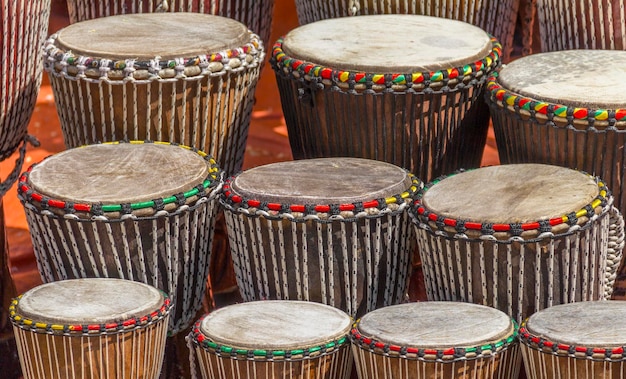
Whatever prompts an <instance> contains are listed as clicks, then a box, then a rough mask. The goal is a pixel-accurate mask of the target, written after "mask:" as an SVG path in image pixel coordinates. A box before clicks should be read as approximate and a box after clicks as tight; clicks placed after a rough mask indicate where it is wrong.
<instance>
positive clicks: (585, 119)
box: [485, 72, 626, 131]
mask: <svg viewBox="0 0 626 379" xmlns="http://www.w3.org/2000/svg"><path fill="white" fill-rule="evenodd" d="M498 77H499V74H498V73H497V72H494V73H492V74H491V76H490V77H489V78H488V79H487V86H486V96H485V98H486V99H487V101H488V102H491V103H492V104H495V105H497V106H498V107H499V108H501V109H504V110H509V111H513V112H514V113H520V112H522V111H526V112H528V113H529V114H530V115H531V117H532V118H533V119H534V118H535V115H539V116H540V117H542V118H546V120H548V121H549V122H550V124H551V125H552V126H556V124H554V122H552V121H551V120H553V119H555V120H559V121H563V122H565V123H566V125H564V126H557V127H559V128H563V129H566V128H567V126H568V125H571V124H572V123H573V122H577V123H587V124H588V126H587V128H588V129H587V130H588V131H596V130H594V129H600V128H599V126H600V125H598V124H596V122H604V123H607V126H606V128H607V129H613V130H624V129H626V126H624V127H621V128H617V127H616V124H617V123H618V122H626V109H609V108H607V109H602V108H598V109H593V108H582V107H572V106H569V105H564V104H558V103H552V102H547V101H542V100H537V99H534V98H532V97H528V96H524V95H520V94H518V93H516V92H514V91H511V90H508V89H506V88H504V87H503V86H502V85H500V83H499V82H498Z"/></svg>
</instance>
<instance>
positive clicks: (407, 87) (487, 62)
mask: <svg viewBox="0 0 626 379" xmlns="http://www.w3.org/2000/svg"><path fill="white" fill-rule="evenodd" d="M284 38H285V36H282V37H280V38H279V39H278V40H277V41H276V43H275V44H274V46H273V48H272V55H271V57H270V65H271V66H272V68H273V69H274V71H276V73H277V74H278V73H282V75H284V76H286V77H287V78H288V79H293V80H298V81H304V82H309V83H312V84H315V85H316V86H318V87H320V88H331V89H332V90H338V91H363V90H369V91H373V92H375V93H378V92H407V91H412V92H429V91H441V92H452V91H454V90H455V89H456V88H457V87H468V86H469V87H471V86H472V82H473V81H477V80H479V79H482V80H484V79H485V77H486V75H488V74H489V73H491V72H493V71H494V70H495V69H497V68H498V67H499V66H500V65H501V63H502V62H501V59H500V57H501V56H502V45H501V44H500V42H499V41H498V40H497V39H496V38H495V37H493V36H491V35H490V42H491V45H492V48H491V52H490V53H489V54H488V55H487V56H486V57H484V58H483V59H482V60H480V61H476V62H472V63H468V64H466V65H464V66H461V67H452V68H449V69H446V70H438V71H432V72H430V71H426V72H419V71H418V72H413V73H393V74H381V73H374V72H363V71H350V70H340V69H335V68H332V67H324V66H321V65H317V64H315V63H313V62H307V61H303V60H300V59H298V58H295V57H290V56H288V55H287V53H285V51H284V50H283V48H282V46H283V42H284ZM459 83H468V84H466V85H463V86H460V85H458V86H457V84H459Z"/></svg>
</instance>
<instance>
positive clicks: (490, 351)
mask: <svg viewBox="0 0 626 379" xmlns="http://www.w3.org/2000/svg"><path fill="white" fill-rule="evenodd" d="M350 338H351V340H352V352H353V355H354V359H355V361H356V367H357V373H358V376H359V379H391V378H393V379H409V378H411V379H427V378H438V379H517V377H518V375H519V369H520V367H521V363H522V356H521V354H520V353H519V345H518V341H517V325H516V324H515V323H514V322H513V321H512V320H511V318H510V317H509V316H507V315H506V314H504V313H503V312H501V311H499V310H497V309H494V308H490V307H486V306H483V305H477V304H469V303H457V302H448V301H441V302H432V301H427V302H418V303H406V304H400V305H393V306H389V307H385V308H380V309H377V310H375V311H373V312H370V313H368V314H366V315H365V316H363V317H362V318H361V319H360V320H357V322H356V323H355V326H354V328H353V329H352V331H351V332H350Z"/></svg>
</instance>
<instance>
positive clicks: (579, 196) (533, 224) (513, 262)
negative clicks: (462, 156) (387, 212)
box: [411, 164, 624, 322]
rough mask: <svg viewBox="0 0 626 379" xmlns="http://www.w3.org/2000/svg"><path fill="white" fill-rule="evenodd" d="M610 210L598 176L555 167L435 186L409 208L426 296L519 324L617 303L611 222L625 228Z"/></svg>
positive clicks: (486, 171)
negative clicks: (545, 314)
mask: <svg viewBox="0 0 626 379" xmlns="http://www.w3.org/2000/svg"><path fill="white" fill-rule="evenodd" d="M612 203H613V198H612V196H611V194H610V192H609V190H608V189H607V188H606V186H605V184H604V183H603V182H602V181H601V180H600V179H599V178H597V177H592V176H590V175H588V174H585V173H583V172H580V171H576V170H572V169H568V168H563V167H557V166H549V165H539V164H518V165H502V166H493V167H484V168H480V169H476V170H471V171H466V172H461V173H456V174H452V175H450V176H448V177H444V178H440V179H437V180H435V181H433V182H432V183H430V184H428V185H426V186H425V187H424V190H423V192H422V193H421V194H420V196H419V198H418V200H417V201H416V202H415V206H414V207H413V208H412V209H411V215H412V216H413V219H414V222H415V226H416V230H417V240H418V247H419V252H420V255H421V258H422V264H423V268H424V277H425V282H426V289H427V295H428V299H429V300H452V301H464V302H471V303H477V304H482V305H488V306H491V307H494V308H497V309H500V310H501V311H503V312H505V313H507V314H508V315H510V316H511V317H513V318H514V319H515V320H516V321H518V322H521V321H522V320H523V319H524V318H526V317H528V316H529V315H531V314H533V313H535V312H536V311H539V310H541V309H544V308H547V307H550V306H553V305H556V304H562V303H571V302H576V301H586V300H599V299H603V298H606V297H609V296H610V294H611V289H612V285H613V282H614V280H615V271H616V270H617V267H618V265H619V262H620V260H621V257H622V247H623V244H622V246H621V247H619V249H613V248H610V246H609V243H608V240H609V237H610V234H611V231H610V227H611V224H612V223H613V222H614V220H620V221H622V222H623V220H621V219H622V216H621V214H620V212H619V211H618V210H617V208H615V207H614V206H613V205H612ZM623 233H624V231H623V228H620V230H619V234H620V236H619V238H622V239H623Z"/></svg>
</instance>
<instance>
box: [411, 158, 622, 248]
mask: <svg viewBox="0 0 626 379" xmlns="http://www.w3.org/2000/svg"><path fill="white" fill-rule="evenodd" d="M473 170H478V169H468V170H463V169H462V170H457V171H455V172H453V173H451V174H449V175H442V176H440V177H438V178H436V179H434V180H433V181H431V182H429V183H427V184H425V185H424V187H423V188H422V189H421V190H420V191H419V193H418V194H417V197H416V200H415V201H414V202H413V204H412V205H411V207H410V208H409V215H410V216H411V219H412V221H413V224H414V225H415V226H416V227H417V228H419V229H423V230H428V231H430V232H433V233H436V234H438V235H439V234H443V235H450V236H455V237H463V238H466V239H469V240H473V238H469V237H468V236H467V235H466V232H467V231H473V232H476V233H480V237H479V238H474V240H478V241H482V240H494V241H498V242H504V241H506V239H503V238H496V237H495V236H494V234H496V233H505V234H507V235H508V236H509V241H513V240H517V241H520V242H530V241H533V240H541V239H542V238H544V234H545V233H549V234H550V235H552V236H563V235H569V234H573V233H575V232H576V231H577V230H580V229H583V228H586V227H588V226H590V225H592V224H593V222H594V221H595V219H596V217H597V214H596V210H598V209H601V210H602V211H601V214H604V213H606V212H608V211H609V209H610V206H611V204H612V202H613V201H612V195H611V192H610V190H609V189H608V187H607V186H606V184H605V182H604V181H603V180H602V179H601V178H599V177H597V176H593V175H590V174H588V173H586V172H584V171H580V170H578V171H579V172H581V173H583V174H586V175H588V176H589V177H590V178H591V179H593V180H594V181H595V182H596V184H597V185H598V195H597V196H596V197H595V199H593V200H592V201H591V203H589V204H587V205H586V206H585V207H583V208H581V209H579V210H576V211H572V212H570V213H569V214H565V215H562V216H560V217H554V218H551V219H549V220H535V221H532V222H526V223H521V224H519V223H510V224H504V223H502V224H494V223H490V222H483V221H472V220H462V219H454V218H448V217H443V216H440V215H438V214H437V213H435V212H432V211H430V210H428V209H427V207H426V206H424V205H423V204H422V201H421V200H422V198H423V196H424V194H425V193H426V192H427V191H428V189H429V188H431V187H432V186H434V185H435V184H437V183H438V182H440V181H442V180H444V179H445V178H448V177H451V176H454V175H458V174H462V173H463V172H467V171H473ZM580 217H587V219H588V220H587V221H586V222H585V223H583V224H581V225H579V224H578V219H579V218H580ZM432 223H436V226H437V229H436V230H432V229H431V227H430V226H429V224H432ZM563 224H569V225H570V227H569V229H568V230H567V231H565V232H563V233H559V234H552V230H553V227H555V226H559V225H563ZM446 228H448V229H449V230H446ZM452 230H454V232H453V231H452ZM524 232H537V233H539V234H538V235H537V236H536V237H535V238H534V239H525V238H524V237H522V233H524Z"/></svg>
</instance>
